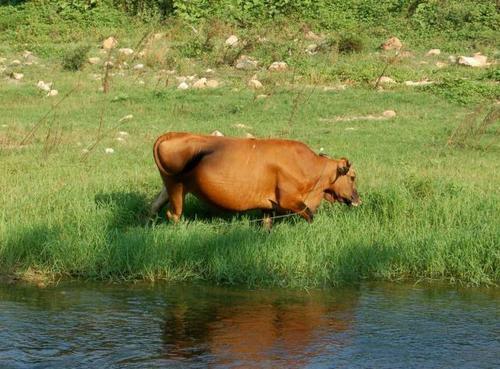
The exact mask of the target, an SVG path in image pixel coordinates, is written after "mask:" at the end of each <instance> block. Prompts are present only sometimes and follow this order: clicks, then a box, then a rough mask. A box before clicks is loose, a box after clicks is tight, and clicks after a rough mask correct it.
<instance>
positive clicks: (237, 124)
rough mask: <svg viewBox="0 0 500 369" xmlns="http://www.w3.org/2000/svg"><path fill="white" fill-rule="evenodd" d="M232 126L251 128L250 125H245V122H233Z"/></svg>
mask: <svg viewBox="0 0 500 369" xmlns="http://www.w3.org/2000/svg"><path fill="white" fill-rule="evenodd" d="M233 127H234V128H242V129H249V128H252V127H250V126H247V125H246V124H242V123H236V124H233Z"/></svg>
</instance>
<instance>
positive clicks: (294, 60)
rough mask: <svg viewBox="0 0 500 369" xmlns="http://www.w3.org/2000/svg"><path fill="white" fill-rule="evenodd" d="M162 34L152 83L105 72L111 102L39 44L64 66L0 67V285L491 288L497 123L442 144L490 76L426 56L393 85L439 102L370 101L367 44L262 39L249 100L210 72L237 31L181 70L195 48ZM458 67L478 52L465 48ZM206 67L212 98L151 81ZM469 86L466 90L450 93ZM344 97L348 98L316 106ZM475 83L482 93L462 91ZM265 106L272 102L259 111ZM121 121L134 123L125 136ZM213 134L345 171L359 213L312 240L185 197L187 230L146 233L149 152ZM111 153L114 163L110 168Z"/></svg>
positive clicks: (327, 221)
mask: <svg viewBox="0 0 500 369" xmlns="http://www.w3.org/2000/svg"><path fill="white" fill-rule="evenodd" d="M176 30H180V31H179V32H177V31H176ZM165 31H166V32H167V36H166V38H165V39H162V40H161V41H159V42H160V44H159V45H158V47H157V48H156V49H154V51H155V53H156V54H155V53H150V54H149V55H147V56H146V57H144V60H141V59H139V60H137V62H144V63H145V64H146V65H147V66H146V69H145V71H144V72H138V71H134V70H132V69H124V70H123V71H119V70H118V69H113V70H112V72H113V73H116V74H115V75H114V76H113V77H112V78H111V81H110V93H109V94H108V95H103V93H102V92H99V87H100V86H101V81H99V80H96V79H95V78H94V76H93V74H101V73H102V70H101V68H100V67H99V66H90V65H86V66H85V67H84V68H83V71H80V72H68V71H63V70H62V67H61V65H60V62H61V58H60V54H62V53H63V52H62V51H61V50H64V48H65V46H63V45H58V44H51V43H50V40H49V41H48V40H46V38H42V41H43V42H42V44H41V46H40V45H39V46H40V48H39V50H51V49H58V50H59V51H58V53H57V55H55V56H50V55H44V54H38V56H39V57H40V60H39V64H36V65H32V66H21V67H9V66H8V67H7V69H6V71H5V72H4V76H3V77H2V78H4V77H5V75H8V73H10V72H11V71H18V72H23V73H24V74H25V77H24V79H23V80H22V81H21V82H20V83H14V82H12V81H10V80H8V79H3V80H2V83H1V84H0V95H1V96H2V98H1V100H2V104H0V173H1V174H2V175H1V176H0V188H1V191H0V204H1V206H0V270H1V273H2V274H3V275H4V276H16V277H18V278H33V275H42V276H44V277H47V278H49V279H56V278H58V277H75V278H83V279H93V280H133V279H146V280H170V281H174V280H175V281H184V280H204V281H210V282H214V283H227V284H245V285H249V286H264V285H277V286H293V287H302V288H304V287H312V286H325V285H328V286H329V285H338V284H344V283H355V282H358V281H360V280H367V279H368V280H400V279H412V280H416V279H439V280H446V281H451V282H457V283H458V282H459V283H465V284H497V283H498V281H499V263H500V247H499V240H500V226H499V224H500V194H499V192H498V186H499V183H500V160H499V159H500V155H499V153H500V146H499V144H498V122H494V124H493V125H491V126H490V127H488V128H487V130H486V132H485V134H484V135H483V139H484V142H483V141H474V142H475V144H474V145H464V146H463V147H462V146H448V145H447V141H448V138H449V137H450V135H451V134H452V132H453V131H454V130H455V128H456V127H457V126H458V125H459V124H460V123H461V122H463V121H464V119H466V117H467V116H468V114H469V113H470V112H471V111H473V110H474V109H475V108H476V106H477V105H476V104H480V105H484V106H486V105H488V106H489V105H490V104H491V101H492V99H493V100H494V99H495V98H498V95H499V94H498V84H497V83H495V82H494V76H495V73H492V72H491V71H492V68H489V69H486V70H482V69H479V70H475V69H474V70H471V69H465V68H460V67H458V66H448V67H446V68H444V69H439V68H437V67H436V66H435V65H434V63H435V62H436V61H438V60H442V61H445V60H446V59H447V53H446V52H443V55H441V56H440V57H438V58H434V59H430V58H425V57H424V53H425V50H419V49H415V50H412V52H413V56H411V57H405V58H401V59H400V60H398V62H397V63H395V64H394V65H391V66H390V67H389V68H388V71H387V73H386V75H389V76H392V77H393V78H395V79H396V80H398V81H404V80H407V79H408V80H410V79H411V80H418V79H421V78H430V79H432V80H435V81H436V82H437V83H439V82H441V81H444V82H445V84H443V87H441V88H439V87H436V88H426V89H422V88H408V87H404V86H402V85H397V86H395V87H387V88H385V89H384V90H383V91H375V90H374V89H373V87H372V84H373V80H374V79H375V78H377V77H378V75H379V73H380V71H381V69H382V68H383V65H384V57H383V56H381V55H380V54H378V53H377V52H376V49H375V48H374V46H373V45H378V44H379V40H374V39H371V41H370V42H371V43H372V44H373V45H372V46H367V47H368V49H366V50H364V51H362V52H361V53H353V54H346V55H340V54H339V53H338V52H337V51H335V50H326V51H321V52H320V53H319V54H317V55H315V56H309V55H306V54H305V53H304V51H303V50H304V48H305V46H307V43H308V42H306V41H304V40H302V41H300V40H299V41H298V45H295V43H296V42H295V41H293V38H292V37H291V39H290V40H288V39H279V38H278V35H277V34H275V33H272V31H269V30H267V31H266V32H270V33H269V35H268V38H269V39H270V40H271V41H270V42H271V43H272V44H271V46H269V45H261V46H256V47H255V48H253V49H252V50H250V52H249V54H250V55H253V56H255V57H257V58H259V60H261V61H262V65H263V68H261V69H260V70H258V71H257V75H258V77H259V79H260V80H261V81H262V82H263V83H264V86H265V88H264V90H263V91H258V92H256V93H254V92H252V91H250V90H249V89H248V88H247V87H246V82H247V80H248V79H249V78H250V77H251V76H252V75H253V74H254V73H256V72H255V71H250V72H241V71H236V70H234V69H233V68H231V67H230V66H228V65H224V64H217V61H218V60H219V61H220V59H221V55H222V53H223V50H222V49H221V47H220V45H221V44H222V43H223V41H224V36H225V35H227V34H228V33H229V32H231V31H233V29H231V28H224V27H222V28H221V29H219V31H218V32H219V33H218V34H216V36H214V37H215V38H214V41H213V42H214V43H215V44H214V46H213V48H211V49H210V50H204V51H203V52H202V53H201V54H199V56H197V57H196V58H191V59H188V58H186V57H185V56H184V55H183V54H182V53H183V52H185V44H186V42H189V40H190V39H192V37H193V36H192V35H190V33H188V32H187V31H186V30H185V28H182V27H180V28H179V26H178V25H175V24H174V25H173V26H172V28H168V27H167V28H166V30H165ZM181 31H182V32H181ZM241 33H242V34H243V35H245V31H244V30H242V31H241ZM99 37H100V36H99ZM140 37H141V35H140V34H139V33H130V34H126V35H125V34H124V35H123V36H122V37H121V38H120V37H119V41H120V46H121V47H126V46H131V47H134V46H135V45H136V44H137V42H138V40H139V38H140ZM196 37H198V36H196ZM242 37H245V36H242ZM248 37H251V36H248ZM293 37H295V36H293ZM86 41H88V44H92V43H94V45H96V44H97V40H86ZM86 43H87V42H86ZM6 45H7V46H4V47H3V49H2V50H0V51H2V55H0V56H6V57H8V59H9V60H10V59H14V58H21V57H20V54H19V52H20V50H17V49H16V48H17V46H14V44H12V43H10V44H6ZM294 45H295V46H294ZM30 46H32V45H31V44H30V45H29V46H28V47H27V48H30ZM289 47H291V50H294V51H293V52H292V54H291V55H290V54H289V53H288V50H289ZM34 50H35V51H36V49H34ZM272 52H275V53H277V54H276V55H273V54H272ZM463 52H464V53H466V52H470V51H467V47H464V49H463ZM280 53H281V54H280ZM94 55H99V54H98V51H97V48H96V47H95V46H94V47H93V48H92V50H91V51H90V53H89V56H94ZM100 56H101V58H102V59H104V58H105V56H103V55H100ZM277 58H284V59H285V60H286V61H287V62H288V63H289V65H290V70H289V71H288V72H285V73H281V74H279V73H278V74H277V73H270V72H267V71H266V69H265V67H266V66H267V64H268V63H269V62H271V61H273V60H277ZM278 60H279V59H278ZM421 61H427V62H428V63H427V64H421V63H420V62H421ZM129 64H132V62H129ZM207 67H211V68H213V69H215V75H214V76H213V77H212V78H215V79H217V80H219V81H220V82H222V84H223V85H222V87H221V88H218V89H214V90H203V91H191V90H188V91H178V90H176V89H175V86H176V84H177V83H176V82H175V79H174V78H173V77H169V79H168V80H167V79H166V77H165V74H161V73H162V72H161V69H163V68H165V69H166V68H175V69H176V70H177V73H176V75H190V74H194V73H197V74H199V75H200V76H202V75H204V72H203V71H204V70H205V69H206V68H207ZM161 76H163V77H161ZM464 76H465V77H466V78H468V82H467V83H462V82H460V83H457V84H453V80H457V81H458V80H460V81H461V78H462V77H464ZM160 77H161V78H163V79H161V80H160V82H158V80H159V78H160ZM40 79H43V80H44V81H52V82H54V88H57V89H58V90H59V96H58V97H55V98H48V97H45V94H43V93H41V92H40V91H39V90H38V89H37V88H36V83H37V81H38V80H40ZM140 81H144V84H141V83H140ZM338 83H344V84H347V85H348V88H347V89H345V90H340V91H324V90H323V87H324V86H331V85H336V84H338ZM471 84H474V86H480V88H473V89H469V88H468V87H470V85H471ZM304 86H309V87H304ZM436 86H439V85H436ZM447 86H451V87H450V88H448V87H447ZM75 87H77V89H76V90H75V91H74V92H71V91H72V89H73V88H75ZM70 92H71V93H70ZM67 93H70V94H69V95H68V97H67V98H65V99H64V100H63V101H62V102H61V104H60V105H59V106H58V107H57V108H56V109H54V110H53V111H52V113H50V114H48V116H47V119H46V120H45V121H43V122H42V124H41V125H40V126H39V128H38V129H37V130H36V131H35V133H34V135H33V137H32V138H31V139H29V140H27V143H26V145H24V146H21V145H20V144H19V143H20V142H22V141H23V138H25V137H26V136H27V135H28V133H29V132H30V130H31V129H32V127H34V126H35V124H36V123H37V122H38V121H39V120H40V118H42V117H43V116H44V115H45V114H46V113H47V112H50V111H51V108H52V107H53V106H54V104H55V103H56V102H58V101H60V100H61V99H63V97H64V96H65V94H67ZM261 93H265V94H268V95H269V96H268V97H267V98H265V99H256V98H255V97H256V95H257V94H261ZM387 109H391V110H395V111H396V112H397V116H396V117H395V118H393V119H389V120H362V119H355V120H352V121H336V118H337V117H339V116H346V117H349V116H358V117H359V116H365V115H369V114H374V115H377V114H381V113H382V112H383V111H384V110H387ZM128 114H132V115H133V116H134V117H133V119H131V120H126V121H123V122H122V123H118V122H119V120H120V118H122V117H124V116H126V115H128ZM101 117H102V125H103V129H101V132H103V133H104V136H103V137H102V138H101V139H99V142H98V144H97V146H95V148H94V150H92V151H91V153H90V155H89V156H88V158H87V160H84V161H82V150H83V149H84V148H86V147H89V146H91V145H92V144H93V143H94V142H95V141H96V137H97V136H98V131H99V126H100V121H101ZM236 124H244V125H246V126H249V127H251V128H248V129H247V130H243V129H241V128H236V127H235V125H236ZM215 129H217V130H220V131H222V132H224V133H225V134H226V135H235V136H243V135H244V134H245V132H250V133H252V134H254V135H255V136H257V137H288V138H294V139H298V140H301V141H304V142H306V143H307V144H309V145H310V146H311V147H312V148H313V149H315V150H319V149H320V148H324V151H325V152H327V153H330V154H331V155H333V156H336V157H339V156H347V157H348V158H349V159H351V161H353V162H354V165H355V167H356V170H357V173H358V178H359V184H358V187H359V191H360V194H361V197H362V199H363V201H364V203H363V205H362V206H361V207H359V208H356V209H350V208H347V207H343V206H340V205H328V204H324V205H323V206H322V207H321V209H320V211H319V214H318V215H317V217H316V218H315V221H314V223H313V224H307V223H305V222H304V221H302V220H300V219H295V218H288V219H286V220H282V221H278V222H277V223H276V225H275V227H274V229H273V231H272V232H271V233H267V232H266V231H264V230H262V229H261V228H260V226H259V224H258V223H257V222H255V220H257V219H258V218H259V214H253V213H252V214H243V215H241V214H240V215H228V214H222V215H221V214H219V213H214V212H213V211H212V210H210V209H209V208H207V207H206V206H205V205H204V204H202V203H200V202H199V201H198V200H196V199H195V198H193V197H189V198H188V202H187V209H186V211H185V215H184V218H183V220H182V221H181V223H180V224H178V225H172V224H169V223H167V222H165V221H164V220H162V221H159V222H157V223H156V224H153V225H151V224H147V223H146V216H145V214H146V213H147V210H148V206H149V204H150V202H151V201H152V199H153V198H154V196H155V195H156V193H157V192H158V191H159V190H160V187H161V181H160V177H159V174H158V172H157V169H156V167H155V165H154V161H153V157H152V144H153V142H154V140H155V138H156V137H157V136H158V135H160V134H161V133H164V132H166V131H169V130H176V131H194V132H205V133H209V132H211V131H213V130H215ZM121 130H124V131H127V132H128V133H129V136H128V137H127V138H126V140H125V142H119V141H117V140H116V137H117V134H118V131H121ZM490 143H492V144H490ZM107 147H111V148H113V149H114V150H115V153H114V154H112V155H109V154H105V152H104V150H105V148H107ZM248 180H252V178H249V179H248Z"/></svg>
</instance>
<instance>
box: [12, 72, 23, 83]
mask: <svg viewBox="0 0 500 369" xmlns="http://www.w3.org/2000/svg"><path fill="white" fill-rule="evenodd" d="M11 77H12V79H15V80H16V81H20V80H22V79H23V77H24V74H22V73H15V72H14V73H12V75H11Z"/></svg>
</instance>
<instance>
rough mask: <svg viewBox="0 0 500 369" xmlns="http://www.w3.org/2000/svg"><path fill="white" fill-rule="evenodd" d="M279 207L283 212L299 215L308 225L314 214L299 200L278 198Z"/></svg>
mask: <svg viewBox="0 0 500 369" xmlns="http://www.w3.org/2000/svg"><path fill="white" fill-rule="evenodd" d="M278 205H279V207H280V208H282V209H285V210H289V211H291V212H293V213H295V214H297V215H300V216H301V217H302V218H304V219H305V220H307V222H308V223H311V222H312V221H313V218H314V214H313V212H312V211H311V209H309V207H308V206H307V205H306V204H305V203H304V202H303V201H302V200H300V199H296V198H291V197H287V196H286V197H283V198H280V200H279V203H278Z"/></svg>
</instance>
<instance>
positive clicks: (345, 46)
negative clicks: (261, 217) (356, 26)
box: [338, 34, 364, 54]
mask: <svg viewBox="0 0 500 369" xmlns="http://www.w3.org/2000/svg"><path fill="white" fill-rule="evenodd" d="M363 45H364V44H363V40H362V39H361V38H360V37H359V36H356V35H353V34H343V35H341V36H340V39H339V43H338V49H339V53H341V54H350V53H359V52H360V51H362V50H363Z"/></svg>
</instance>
